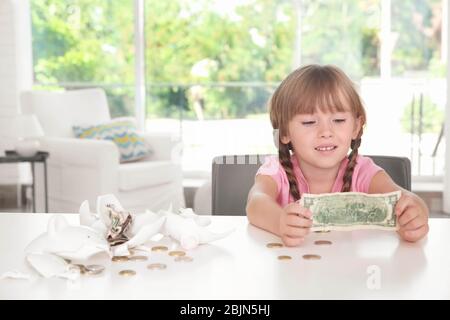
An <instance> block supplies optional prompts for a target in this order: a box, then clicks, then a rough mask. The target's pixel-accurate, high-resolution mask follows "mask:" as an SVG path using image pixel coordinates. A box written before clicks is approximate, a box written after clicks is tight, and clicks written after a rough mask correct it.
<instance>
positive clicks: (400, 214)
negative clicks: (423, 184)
mask: <svg viewBox="0 0 450 320" xmlns="http://www.w3.org/2000/svg"><path fill="white" fill-rule="evenodd" d="M395 214H396V215H397V224H398V226H399V229H398V231H397V232H398V233H399V234H400V236H401V237H402V239H403V240H406V241H411V242H415V241H418V240H420V239H422V238H423V237H424V236H425V235H426V234H427V233H428V230H429V227H428V208H427V206H426V205H425V203H424V202H423V201H421V200H420V198H419V197H418V196H416V195H415V194H413V193H409V192H408V193H406V192H402V196H401V197H400V199H399V200H398V202H397V204H396V206H395Z"/></svg>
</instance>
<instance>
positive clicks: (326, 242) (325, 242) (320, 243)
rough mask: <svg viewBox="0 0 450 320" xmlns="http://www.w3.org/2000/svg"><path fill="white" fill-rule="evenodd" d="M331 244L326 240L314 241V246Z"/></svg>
mask: <svg viewBox="0 0 450 320" xmlns="http://www.w3.org/2000/svg"><path fill="white" fill-rule="evenodd" d="M332 243H333V242H331V241H328V240H316V241H314V244H317V245H319V246H320V245H330V244H332Z"/></svg>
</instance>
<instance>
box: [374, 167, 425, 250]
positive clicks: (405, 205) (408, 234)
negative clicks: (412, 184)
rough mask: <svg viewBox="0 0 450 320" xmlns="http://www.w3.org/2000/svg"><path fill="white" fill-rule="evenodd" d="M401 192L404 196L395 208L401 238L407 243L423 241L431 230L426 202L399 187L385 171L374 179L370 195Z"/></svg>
mask: <svg viewBox="0 0 450 320" xmlns="http://www.w3.org/2000/svg"><path fill="white" fill-rule="evenodd" d="M397 190H400V191H401V192H402V196H401V197H400V200H399V201H398V202H397V204H396V206H395V214H396V215H397V217H398V218H397V219H398V220H397V222H398V225H399V230H398V232H399V234H400V236H401V237H402V238H403V239H404V240H407V241H412V242H415V241H418V240H420V239H422V238H423V237H424V236H425V235H426V234H427V233H428V230H429V227H428V215H429V211H428V207H427V205H426V204H425V202H424V201H423V200H422V199H421V198H420V197H418V196H417V195H415V194H414V193H412V192H410V191H408V190H405V189H403V188H401V187H399V186H398V185H397V184H395V182H394V181H393V180H392V178H391V177H390V176H389V175H388V174H387V173H386V172H385V171H383V170H381V171H378V172H377V173H376V174H375V176H374V177H373V178H372V181H371V182H370V186H369V193H387V192H393V191H397Z"/></svg>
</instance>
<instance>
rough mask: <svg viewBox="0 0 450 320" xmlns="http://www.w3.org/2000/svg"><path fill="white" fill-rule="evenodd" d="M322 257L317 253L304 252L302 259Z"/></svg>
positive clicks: (318, 258)
mask: <svg viewBox="0 0 450 320" xmlns="http://www.w3.org/2000/svg"><path fill="white" fill-rule="evenodd" d="M321 258H322V257H321V256H319V255H318V254H304V255H303V259H306V260H320V259H321Z"/></svg>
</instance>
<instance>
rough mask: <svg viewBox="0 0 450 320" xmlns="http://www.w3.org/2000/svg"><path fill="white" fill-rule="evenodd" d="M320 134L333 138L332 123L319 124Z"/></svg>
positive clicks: (323, 136) (322, 136)
mask: <svg viewBox="0 0 450 320" xmlns="http://www.w3.org/2000/svg"><path fill="white" fill-rule="evenodd" d="M319 135H320V137H321V138H331V137H332V136H333V131H332V130H331V125H330V124H329V123H328V122H322V123H321V124H320V125H319Z"/></svg>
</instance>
